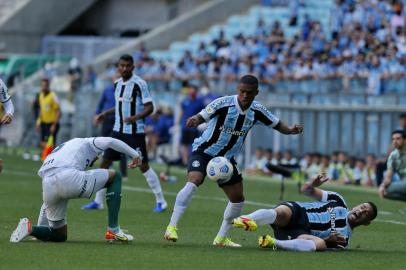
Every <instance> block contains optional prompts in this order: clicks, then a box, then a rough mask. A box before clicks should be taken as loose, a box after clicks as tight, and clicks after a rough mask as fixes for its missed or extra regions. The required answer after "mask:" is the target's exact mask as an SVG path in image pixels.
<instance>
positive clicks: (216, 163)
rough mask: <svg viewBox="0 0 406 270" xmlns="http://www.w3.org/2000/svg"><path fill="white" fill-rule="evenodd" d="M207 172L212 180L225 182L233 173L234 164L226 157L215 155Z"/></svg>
mask: <svg viewBox="0 0 406 270" xmlns="http://www.w3.org/2000/svg"><path fill="white" fill-rule="evenodd" d="M206 173H207V177H208V178H209V179H210V180H213V181H216V182H219V183H225V182H227V181H228V180H230V178H231V176H232V175H233V165H232V164H231V162H230V161H229V160H228V159H226V158H225V157H215V158H212V159H211V160H210V161H209V163H208V164H207V167H206Z"/></svg>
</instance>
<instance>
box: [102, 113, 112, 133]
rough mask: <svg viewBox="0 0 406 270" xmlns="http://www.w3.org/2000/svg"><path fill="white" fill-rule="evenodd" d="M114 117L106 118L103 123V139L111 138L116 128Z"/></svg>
mask: <svg viewBox="0 0 406 270" xmlns="http://www.w3.org/2000/svg"><path fill="white" fill-rule="evenodd" d="M114 121H115V119H114V117H106V119H105V120H104V121H103V124H102V128H101V135H102V136H103V137H111V135H112V133H113V128H114Z"/></svg>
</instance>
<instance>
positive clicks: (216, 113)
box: [164, 75, 303, 247]
mask: <svg viewBox="0 0 406 270" xmlns="http://www.w3.org/2000/svg"><path fill="white" fill-rule="evenodd" d="M258 92H259V90H258V79H257V78H256V77H254V76H252V75H245V76H243V77H242V78H241V79H240V81H239V84H238V94H237V95H233V96H226V97H221V98H218V99H216V100H214V101H213V102H212V103H210V104H209V105H208V106H207V107H206V108H205V109H203V110H202V111H201V112H200V113H198V114H196V115H194V116H192V117H190V118H189V119H188V120H187V124H186V125H187V126H188V127H197V126H198V125H200V124H202V123H203V122H208V128H207V129H206V130H205V131H204V132H203V134H202V135H201V136H200V137H199V138H197V139H195V141H194V143H193V152H192V155H191V157H190V158H189V164H188V175H187V183H186V185H185V186H184V187H183V188H182V189H181V190H180V191H179V193H178V195H177V196H176V202H175V206H174V208H173V213H172V217H171V220H170V222H169V225H168V227H167V228H166V232H165V235H164V237H165V239H166V240H169V241H174V242H175V241H177V240H178V235H177V225H178V222H179V220H180V218H181V217H182V215H183V213H184V211H185V210H186V208H187V207H188V205H189V203H190V201H191V200H192V197H193V194H194V193H195V192H196V190H197V187H198V186H200V185H201V184H202V183H203V180H204V178H205V176H206V166H207V163H208V162H209V161H210V160H211V159H212V158H213V157H216V156H224V157H226V158H228V159H229V160H230V161H231V163H232V164H233V167H234V173H233V175H232V177H231V179H230V180H229V181H228V182H226V183H218V184H219V186H220V187H221V188H222V189H223V191H224V193H225V194H226V196H227V197H228V199H229V202H228V205H227V207H226V209H225V211H224V219H223V222H222V224H221V227H220V230H219V232H218V234H217V236H216V237H215V239H214V241H213V245H216V246H229V247H240V245H239V244H236V243H234V242H232V241H231V240H230V238H228V237H227V234H228V231H229V230H230V228H231V221H232V220H233V219H234V218H236V217H238V216H239V215H240V213H241V209H242V207H243V205H244V195H243V185H242V176H241V174H240V173H239V172H238V170H237V168H236V161H235V159H234V157H235V155H237V154H238V153H239V152H240V150H241V148H242V146H243V143H244V140H245V137H246V136H247V133H248V131H249V130H250V129H251V128H252V127H253V126H254V125H256V124H261V125H265V126H268V127H272V128H274V129H276V130H277V131H279V132H281V133H283V134H299V133H301V132H302V131H303V128H302V126H300V125H294V126H293V127H288V126H287V125H285V124H284V123H283V122H282V121H280V120H279V119H278V118H277V117H275V116H274V115H273V114H272V113H270V112H269V111H268V110H267V109H266V108H265V107H264V106H263V105H261V104H260V103H258V102H256V101H254V99H255V97H256V95H257V94H258Z"/></svg>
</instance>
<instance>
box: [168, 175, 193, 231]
mask: <svg viewBox="0 0 406 270" xmlns="http://www.w3.org/2000/svg"><path fill="white" fill-rule="evenodd" d="M196 190H197V186H196V185H195V184H193V183H191V182H187V183H186V185H185V186H184V187H183V188H182V189H181V190H180V191H179V192H178V195H176V201H175V206H174V207H173V212H172V216H171V221H170V222H169V225H171V226H177V225H178V222H179V219H180V218H181V217H182V215H183V213H184V212H185V210H186V208H187V207H188V205H189V203H190V201H191V200H192V196H193V194H194V193H195V192H196Z"/></svg>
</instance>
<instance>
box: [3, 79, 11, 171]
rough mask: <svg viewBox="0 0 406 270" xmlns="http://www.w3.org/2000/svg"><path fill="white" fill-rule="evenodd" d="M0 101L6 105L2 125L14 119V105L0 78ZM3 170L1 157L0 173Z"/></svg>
mask: <svg viewBox="0 0 406 270" xmlns="http://www.w3.org/2000/svg"><path fill="white" fill-rule="evenodd" d="M0 102H1V103H2V104H3V107H4V115H3V117H1V119H0V126H2V125H7V124H10V123H11V121H13V113H14V106H13V102H11V97H10V95H9V94H8V91H7V86H6V84H5V83H4V82H3V81H2V80H1V79H0ZM2 170H3V160H2V159H0V173H1V171H2Z"/></svg>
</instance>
